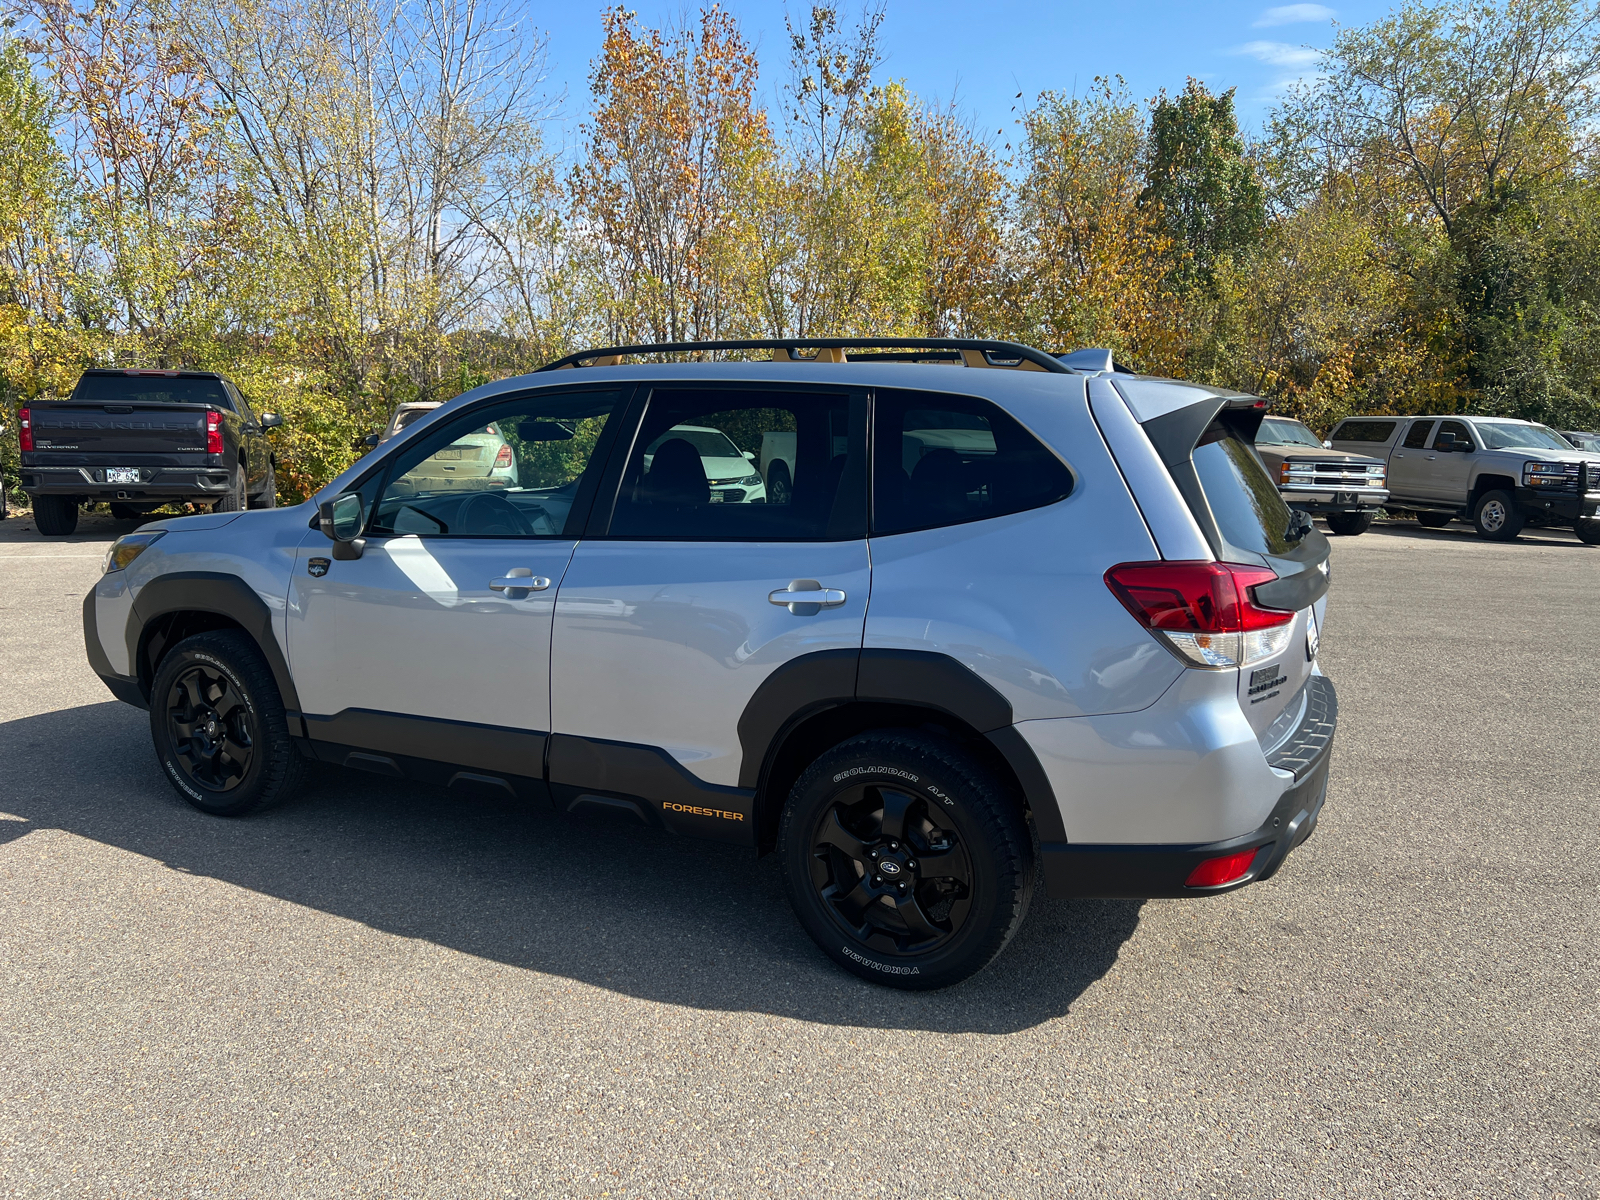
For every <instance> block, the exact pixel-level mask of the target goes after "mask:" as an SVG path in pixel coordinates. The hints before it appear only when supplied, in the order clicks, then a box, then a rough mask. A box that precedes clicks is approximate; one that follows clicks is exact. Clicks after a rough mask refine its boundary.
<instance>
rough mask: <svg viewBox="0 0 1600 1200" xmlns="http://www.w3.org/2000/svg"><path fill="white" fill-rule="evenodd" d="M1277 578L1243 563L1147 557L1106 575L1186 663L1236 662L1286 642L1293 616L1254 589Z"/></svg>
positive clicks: (1266, 654)
mask: <svg viewBox="0 0 1600 1200" xmlns="http://www.w3.org/2000/svg"><path fill="white" fill-rule="evenodd" d="M1277 577H1278V576H1277V573H1276V572H1273V571H1269V570H1267V569H1266V568H1264V567H1250V566H1243V565H1241V564H1239V563H1219V562H1145V563H1122V564H1121V565H1119V566H1115V567H1112V568H1111V569H1110V570H1109V571H1107V572H1106V577H1105V578H1106V586H1107V587H1109V588H1110V589H1111V592H1112V594H1113V595H1115V596H1116V598H1117V599H1118V600H1120V601H1122V604H1123V607H1124V608H1126V609H1127V610H1128V611H1129V612H1130V613H1132V614H1133V615H1134V616H1135V617H1136V618H1138V621H1139V623H1140V624H1141V625H1143V626H1144V627H1145V628H1146V629H1148V630H1150V631H1151V632H1152V633H1155V634H1156V635H1158V636H1159V637H1161V638H1163V639H1164V640H1165V641H1166V643H1167V644H1168V645H1169V646H1171V647H1172V649H1173V650H1175V651H1176V652H1177V653H1178V655H1179V657H1180V658H1182V659H1183V660H1184V661H1185V662H1186V663H1189V664H1190V665H1193V666H1197V667H1239V666H1247V665H1248V664H1250V663H1255V662H1260V661H1261V660H1262V659H1266V658H1272V657H1273V656H1275V655H1278V654H1282V653H1283V651H1284V649H1285V648H1286V647H1287V646H1288V644H1289V634H1290V631H1291V628H1292V626H1293V623H1294V613H1292V612H1290V611H1288V610H1286V609H1281V608H1267V607H1266V606H1265V605H1262V604H1258V603H1257V602H1256V599H1255V594H1254V591H1253V589H1254V588H1256V587H1257V586H1259V585H1260V584H1263V583H1270V582H1271V581H1272V580H1274V579H1276V578H1277Z"/></svg>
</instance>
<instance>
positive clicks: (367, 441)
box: [361, 433, 383, 450]
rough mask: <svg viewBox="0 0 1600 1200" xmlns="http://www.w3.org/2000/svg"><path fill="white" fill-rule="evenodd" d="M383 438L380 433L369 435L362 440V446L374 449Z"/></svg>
mask: <svg viewBox="0 0 1600 1200" xmlns="http://www.w3.org/2000/svg"><path fill="white" fill-rule="evenodd" d="M382 436H383V435H382V434H378V433H369V434H367V436H366V437H364V438H362V439H361V444H362V445H364V446H365V447H366V448H367V449H369V450H370V449H372V447H374V446H376V445H377V444H378V441H379V439H381V438H382Z"/></svg>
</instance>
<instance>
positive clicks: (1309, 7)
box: [1251, 4, 1338, 29]
mask: <svg viewBox="0 0 1600 1200" xmlns="http://www.w3.org/2000/svg"><path fill="white" fill-rule="evenodd" d="M1337 15H1338V14H1337V13H1336V12H1334V10H1333V9H1331V8H1329V7H1328V6H1327V5H1326V4H1284V5H1280V6H1279V7H1277V8H1269V9H1267V11H1266V12H1264V13H1262V14H1261V17H1260V19H1258V20H1257V21H1256V23H1255V24H1254V25H1253V26H1251V28H1253V29H1271V28H1272V27H1273V26H1274V25H1301V24H1304V23H1305V22H1307V21H1331V20H1333V18H1334V17H1335V16H1337Z"/></svg>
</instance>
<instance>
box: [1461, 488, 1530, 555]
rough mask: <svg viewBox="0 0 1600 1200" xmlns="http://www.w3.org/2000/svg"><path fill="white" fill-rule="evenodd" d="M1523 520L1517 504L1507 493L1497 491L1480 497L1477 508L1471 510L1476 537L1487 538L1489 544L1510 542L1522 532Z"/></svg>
mask: <svg viewBox="0 0 1600 1200" xmlns="http://www.w3.org/2000/svg"><path fill="white" fill-rule="evenodd" d="M1524 520H1525V518H1524V517H1523V515H1522V510H1521V509H1520V508H1518V507H1517V502H1516V501H1515V500H1513V499H1512V498H1511V496H1510V494H1509V493H1507V492H1503V491H1499V490H1498V489H1497V490H1495V491H1492V492H1485V493H1484V494H1483V495H1482V496H1480V497H1479V498H1478V503H1477V506H1476V507H1475V508H1473V510H1472V524H1473V525H1474V526H1475V527H1476V528H1477V530H1478V536H1479V537H1485V538H1488V539H1489V540H1490V541H1491V542H1509V541H1512V540H1513V539H1515V538H1516V536H1517V535H1518V534H1519V533H1521V532H1522V525H1523V522H1524Z"/></svg>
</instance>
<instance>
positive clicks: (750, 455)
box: [744, 450, 756, 462]
mask: <svg viewBox="0 0 1600 1200" xmlns="http://www.w3.org/2000/svg"><path fill="white" fill-rule="evenodd" d="M744 456H745V458H747V459H749V460H750V461H751V462H755V460H756V452H755V451H754V450H746V451H745V452H744Z"/></svg>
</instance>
